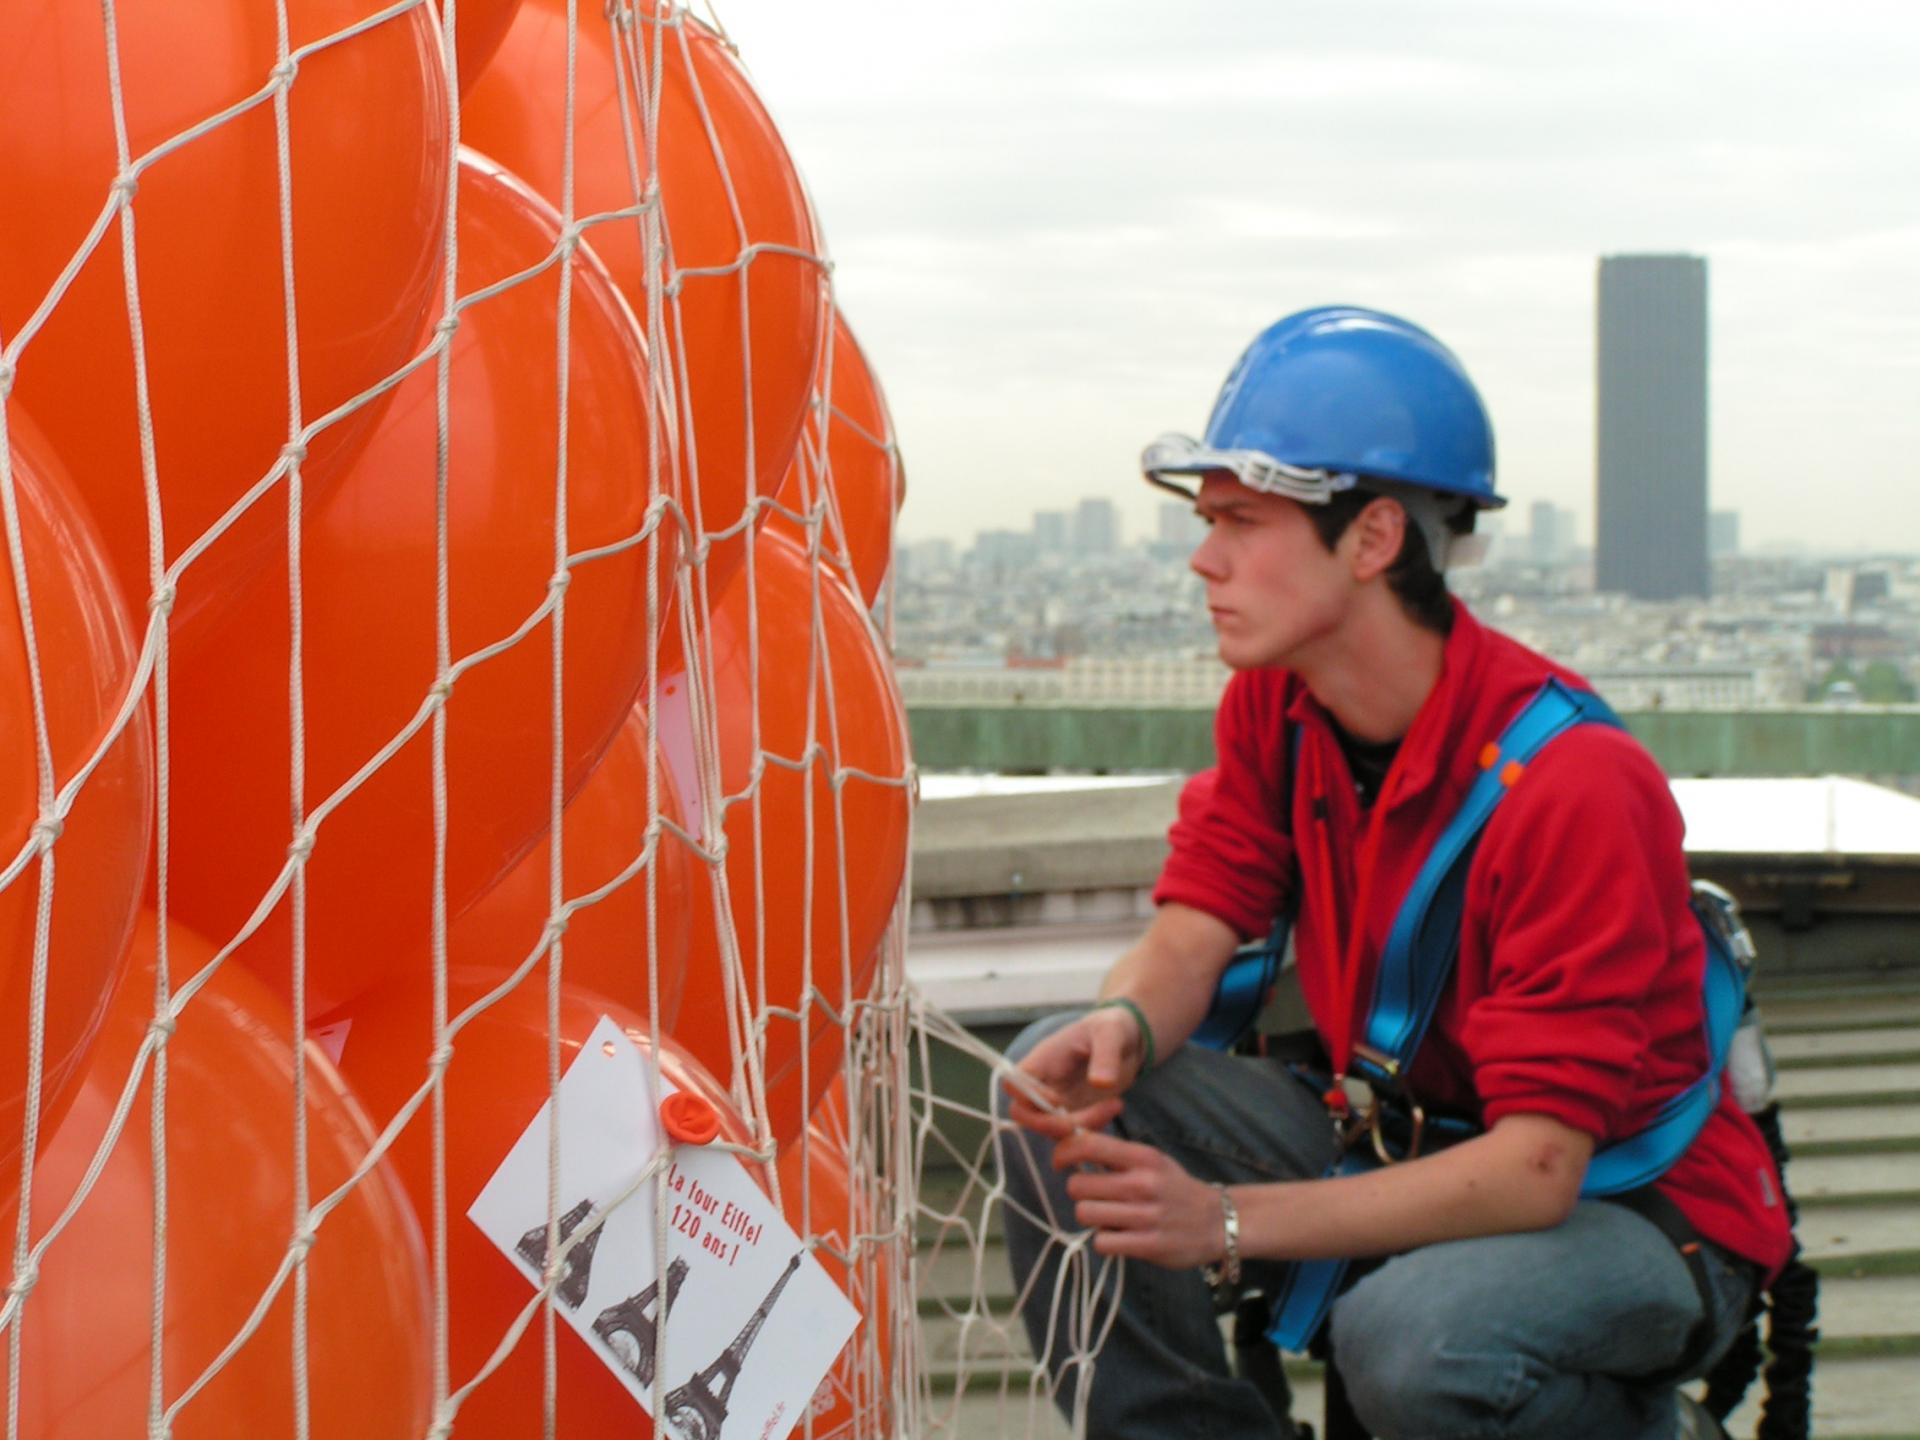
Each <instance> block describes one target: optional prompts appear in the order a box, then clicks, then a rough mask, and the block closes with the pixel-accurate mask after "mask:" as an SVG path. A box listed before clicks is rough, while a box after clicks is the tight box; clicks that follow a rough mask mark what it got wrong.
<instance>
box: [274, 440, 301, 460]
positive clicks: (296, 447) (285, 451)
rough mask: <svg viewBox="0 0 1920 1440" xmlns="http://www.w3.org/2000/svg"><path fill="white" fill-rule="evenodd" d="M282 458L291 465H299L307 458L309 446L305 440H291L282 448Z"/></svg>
mask: <svg viewBox="0 0 1920 1440" xmlns="http://www.w3.org/2000/svg"><path fill="white" fill-rule="evenodd" d="M280 456H281V458H282V459H283V460H285V461H286V462H287V463H288V464H289V465H298V464H300V463H301V461H303V460H305V459H306V458H307V445H306V442H305V441H304V440H289V441H288V442H287V443H286V444H285V445H282V446H281V447H280Z"/></svg>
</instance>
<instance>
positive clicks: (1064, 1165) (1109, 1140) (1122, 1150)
mask: <svg viewBox="0 0 1920 1440" xmlns="http://www.w3.org/2000/svg"><path fill="white" fill-rule="evenodd" d="M1159 1154H1160V1152H1159V1151H1157V1150H1155V1149H1154V1148H1153V1147H1152V1146H1151V1145H1138V1144H1135V1143H1134V1142H1133V1141H1131V1140H1122V1139H1121V1138H1120V1137H1119V1136H1117V1135H1108V1134H1106V1133H1105V1132H1103V1131H1099V1130H1076V1131H1075V1132H1074V1133H1073V1134H1071V1135H1069V1136H1068V1137H1067V1138H1066V1139H1064V1140H1062V1141H1061V1142H1060V1143H1059V1144H1058V1145H1057V1146H1055V1147H1054V1151H1053V1164H1054V1168H1055V1169H1058V1170H1070V1169H1072V1168H1073V1167H1074V1166H1076V1165H1101V1166H1105V1167H1106V1168H1107V1169H1109V1170H1125V1169H1128V1168H1130V1167H1133V1166H1137V1165H1145V1164H1149V1163H1151V1162H1152V1161H1153V1160H1155V1159H1157V1158H1158V1157H1159Z"/></svg>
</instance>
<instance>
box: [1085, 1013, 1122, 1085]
mask: <svg viewBox="0 0 1920 1440" xmlns="http://www.w3.org/2000/svg"><path fill="white" fill-rule="evenodd" d="M1105 1013H1109V1014H1111V1013H1112V1012H1111V1011H1109V1012H1105ZM1088 1028H1089V1031H1090V1036H1089V1039H1090V1043H1091V1049H1090V1050H1089V1052H1088V1054H1087V1084H1089V1085H1091V1086H1092V1087H1093V1088H1094V1089H1096V1090H1118V1089H1119V1088H1120V1079H1121V1076H1122V1074H1123V1073H1124V1072H1123V1070H1122V1066H1123V1065H1124V1064H1125V1061H1126V1057H1125V1053H1124V1049H1123V1045H1122V1041H1121V1038H1120V1030H1119V1028H1118V1027H1117V1026H1114V1025H1093V1026H1089V1027H1088Z"/></svg>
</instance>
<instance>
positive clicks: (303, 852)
mask: <svg viewBox="0 0 1920 1440" xmlns="http://www.w3.org/2000/svg"><path fill="white" fill-rule="evenodd" d="M318 838H319V837H318V836H317V835H315V834H314V833H313V831H311V830H307V829H302V830H301V831H300V833H299V834H298V835H296V836H294V837H293V843H292V844H291V845H289V846H287V855H288V857H289V858H290V859H292V860H293V861H294V862H295V863H296V864H300V865H304V864H306V863H307V857H308V856H309V855H311V854H313V842H314V841H315V840H317V839H318Z"/></svg>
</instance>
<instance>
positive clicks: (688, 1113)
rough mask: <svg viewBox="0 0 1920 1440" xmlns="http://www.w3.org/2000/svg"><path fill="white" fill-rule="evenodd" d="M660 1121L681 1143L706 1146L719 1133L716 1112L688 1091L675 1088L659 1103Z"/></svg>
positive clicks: (672, 1136) (718, 1115) (669, 1134)
mask: <svg viewBox="0 0 1920 1440" xmlns="http://www.w3.org/2000/svg"><path fill="white" fill-rule="evenodd" d="M660 1123H661V1124H662V1125H663V1126H665V1127H666V1131H667V1135H668V1136H669V1138H671V1139H672V1140H674V1141H675V1142H676V1143H677V1144H681V1145H706V1144H709V1143H711V1142H712V1141H713V1140H714V1139H715V1138H717V1137H718V1136H719V1134H720V1112H719V1111H718V1110H716V1109H714V1108H713V1106H712V1105H710V1104H708V1103H707V1102H706V1101H705V1100H703V1099H701V1098H700V1097H699V1096H698V1095H695V1094H694V1093H693V1092H692V1091H691V1090H676V1091H674V1093H673V1094H671V1095H669V1096H668V1097H667V1098H666V1099H665V1100H663V1101H662V1102H661V1103H660Z"/></svg>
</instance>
